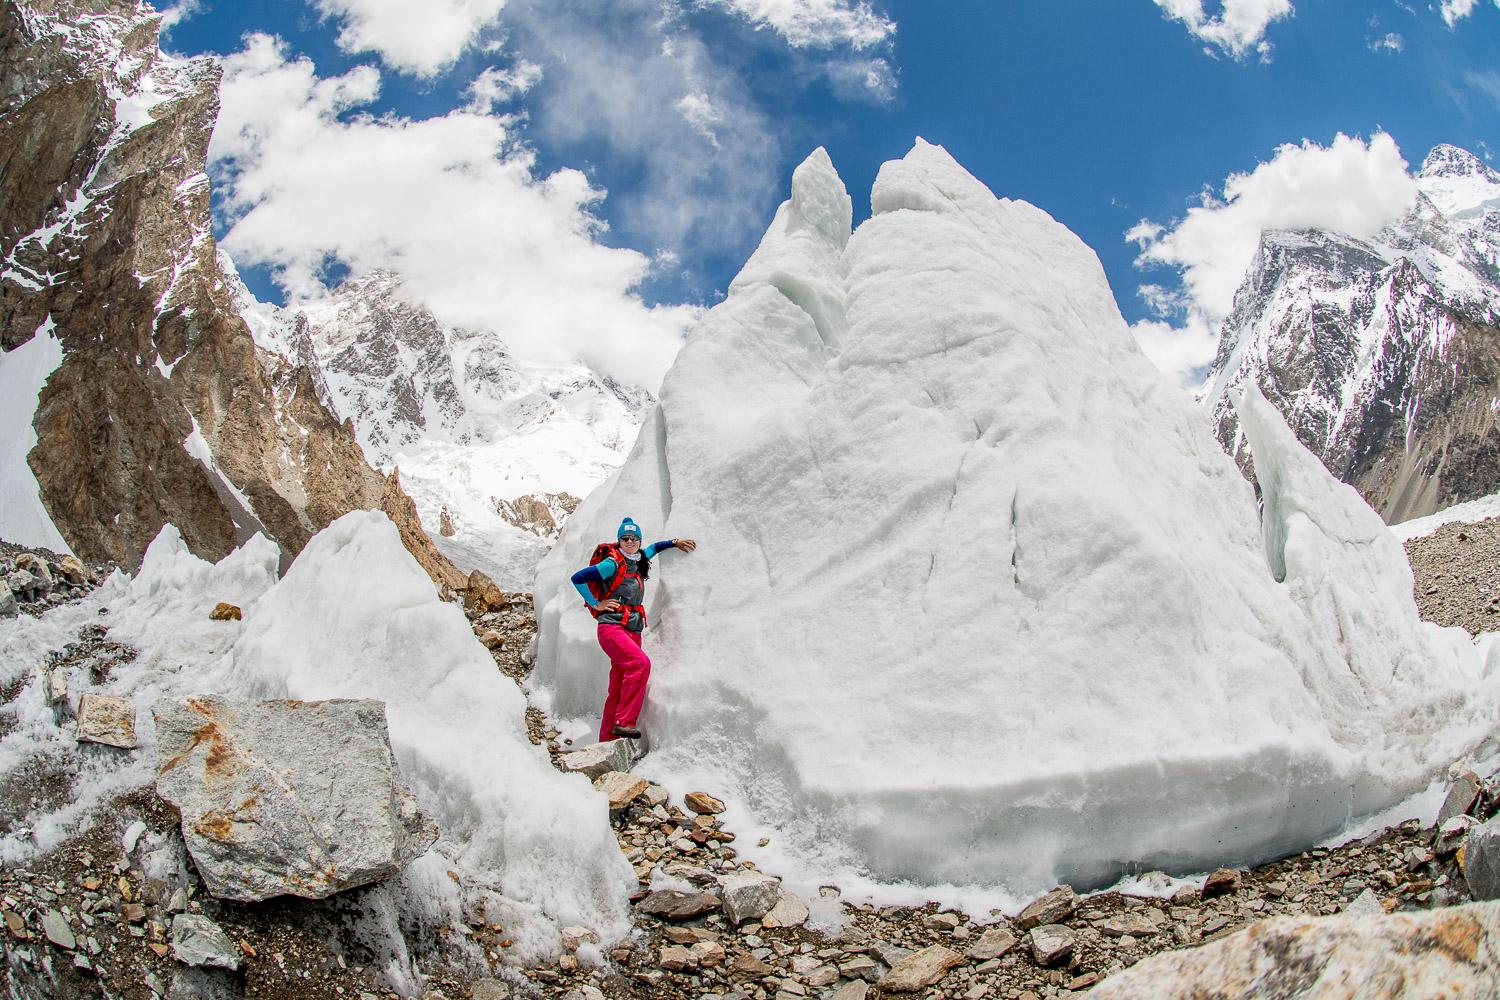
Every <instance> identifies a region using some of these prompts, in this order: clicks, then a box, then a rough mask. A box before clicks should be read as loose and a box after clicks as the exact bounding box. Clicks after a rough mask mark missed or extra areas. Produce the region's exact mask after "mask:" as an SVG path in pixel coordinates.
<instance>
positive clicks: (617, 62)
mask: <svg viewBox="0 0 1500 1000" xmlns="http://www.w3.org/2000/svg"><path fill="white" fill-rule="evenodd" d="M596 10H597V6H596V5H595V4H594V3H592V2H590V0H511V6H510V7H509V8H508V10H507V13H506V28H507V31H508V32H509V35H508V37H509V44H510V45H511V46H512V47H513V48H514V49H515V50H516V51H520V52H525V53H526V54H527V56H528V58H532V59H535V60H537V61H538V62H540V63H541V65H542V67H543V70H544V73H545V81H544V83H543V84H542V85H540V86H538V87H537V88H536V89H534V90H533V91H532V92H531V93H530V94H528V96H527V111H528V114H529V116H530V124H529V125H528V135H529V136H530V137H531V138H532V139H533V140H534V141H536V142H537V143H539V144H540V145H541V146H542V147H543V148H546V149H547V150H549V151H550V152H552V153H554V154H558V153H563V152H565V151H579V155H588V151H592V150H600V149H603V150H607V151H608V155H609V157H610V164H611V168H612V169H613V170H615V171H617V172H619V173H622V174H627V175H629V176H631V177H632V178H633V179H634V180H635V183H634V184H632V186H631V188H630V189H629V190H622V191H621V192H620V193H619V194H617V195H616V196H614V197H612V199H611V202H610V218H611V219H612V220H613V221H614V222H615V223H616V224H617V226H618V227H619V228H620V229H622V230H626V231H628V232H630V233H631V236H632V239H633V240H635V241H637V242H638V243H639V242H643V241H644V242H648V243H649V244H650V245H651V249H652V250H653V251H654V250H656V249H669V250H675V251H678V252H682V253H685V254H686V255H687V256H689V257H690V258H691V257H696V256H699V255H700V254H703V253H720V252H725V251H730V250H733V251H735V252H738V251H739V250H740V249H741V248H742V245H743V243H744V241H745V240H746V239H747V238H750V237H751V236H753V235H754V234H755V233H758V231H759V230H760V229H761V228H763V227H764V226H765V223H766V221H767V220H768V218H769V214H770V209H771V207H772V206H774V205H775V204H776V202H777V201H778V200H779V195H780V192H779V191H778V189H777V175H778V171H779V170H780V169H781V166H782V164H781V160H782V150H781V146H780V137H779V135H778V129H777V124H776V122H775V121H773V120H772V119H771V118H769V117H768V116H767V114H766V112H765V111H764V110H763V109H762V107H761V105H760V103H759V101H758V100H757V97H756V95H755V94H754V93H752V91H751V89H750V85H749V82H748V81H747V79H746V78H745V76H744V75H743V74H742V73H741V72H740V71H739V70H738V69H737V68H736V66H735V65H733V63H732V62H730V61H728V60H725V59H724V58H723V54H722V53H718V52H716V51H714V50H712V49H711V48H710V47H709V45H708V44H707V42H705V40H704V38H703V37H702V36H701V35H700V34H699V33H698V32H697V31H696V30H694V28H693V27H692V26H691V25H690V24H689V23H688V22H687V20H686V19H684V18H680V17H674V16H664V15H663V7H662V5H661V4H660V3H659V0H612V3H611V4H610V6H609V12H608V16H605V17H599V16H588V14H589V12H590V11H596ZM669 15H670V12H669Z"/></svg>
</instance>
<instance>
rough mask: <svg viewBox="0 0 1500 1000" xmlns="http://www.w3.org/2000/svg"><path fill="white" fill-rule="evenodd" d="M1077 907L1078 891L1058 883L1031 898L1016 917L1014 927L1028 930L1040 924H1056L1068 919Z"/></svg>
mask: <svg viewBox="0 0 1500 1000" xmlns="http://www.w3.org/2000/svg"><path fill="white" fill-rule="evenodd" d="M1076 909H1078V893H1076V892H1074V891H1073V887H1072V886H1071V885H1060V886H1058V887H1057V888H1056V889H1053V890H1052V891H1051V892H1049V893H1047V894H1045V895H1043V896H1040V897H1038V898H1037V899H1034V900H1032V901H1031V902H1030V903H1029V904H1027V906H1026V909H1024V910H1022V911H1021V912H1020V914H1019V915H1018V916H1017V917H1016V927H1017V928H1018V929H1019V930H1023V931H1029V930H1031V929H1032V928H1033V927H1036V926H1039V925H1041V924H1056V923H1061V922H1062V921H1064V920H1066V919H1068V918H1069V917H1071V916H1072V915H1073V911H1074V910H1076Z"/></svg>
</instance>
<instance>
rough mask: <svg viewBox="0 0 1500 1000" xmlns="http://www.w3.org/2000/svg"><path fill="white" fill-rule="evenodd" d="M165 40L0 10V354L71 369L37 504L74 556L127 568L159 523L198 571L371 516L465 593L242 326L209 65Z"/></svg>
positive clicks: (68, 17) (331, 420) (109, 20)
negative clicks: (50, 352)
mask: <svg viewBox="0 0 1500 1000" xmlns="http://www.w3.org/2000/svg"><path fill="white" fill-rule="evenodd" d="M159 25H160V18H159V16H158V15H156V14H155V13H154V12H152V11H151V9H150V8H149V7H147V6H145V5H142V4H136V3H132V2H129V0H29V2H27V3H22V4H18V3H15V2H13V0H4V2H3V3H0V60H3V65H4V72H3V76H0V346H3V347H4V348H5V349H6V350H11V349H13V348H16V347H18V346H20V345H22V344H24V343H26V342H28V341H30V340H32V338H33V337H36V336H45V337H52V338H55V339H56V341H57V342H58V343H59V344H60V347H61V355H62V360H61V363H60V364H59V365H58V366H57V367H56V369H55V370H54V371H53V372H52V373H51V375H50V377H49V378H47V379H46V382H45V385H44V387H43V388H42V389H41V391H40V394H39V398H38V401H37V407H36V411H35V415H34V418H33V424H34V427H35V430H36V437H37V443H36V446H35V448H33V449H32V450H31V452H30V453H29V455H28V464H29V466H30V468H31V470H32V471H33V472H34V474H35V477H36V484H37V490H38V492H39V494H40V498H41V502H42V504H43V505H44V506H45V508H46V510H47V513H48V514H49V515H50V516H51V518H52V520H53V522H54V523H55V524H56V526H57V528H58V530H59V531H60V532H61V534H62V536H63V537H64V538H65V539H66V540H67V542H68V544H69V545H70V546H71V547H72V548H73V550H74V551H75V552H76V553H77V554H79V555H80V556H83V557H84V558H92V559H106V558H107V559H113V560H116V561H118V562H120V563H122V564H124V565H127V566H134V565H136V564H138V563H139V562H140V559H141V556H142V554H143V553H144V551H145V548H146V546H147V545H148V544H149V543H150V541H151V540H152V538H154V537H155V536H156V534H157V532H158V530H159V529H160V528H161V526H162V525H163V524H165V523H168V522H170V523H172V524H175V525H177V527H178V528H179V529H180V530H181V532H182V535H183V537H184V539H185V540H186V541H187V543H188V544H189V546H190V547H191V548H192V549H193V550H194V551H195V552H196V553H198V554H200V555H202V556H204V557H206V558H209V559H217V558H220V557H222V556H223V555H224V554H225V553H227V552H228V551H229V550H230V549H232V548H233V547H234V546H235V545H236V544H238V543H239V542H242V541H244V540H245V539H246V538H248V537H249V536H250V535H251V534H253V533H254V532H256V531H264V532H265V533H266V534H267V535H269V536H270V537H272V538H274V539H275V540H276V541H277V543H278V544H279V545H280V546H281V548H282V550H283V552H284V553H286V554H288V555H290V554H293V553H296V552H298V551H300V550H301V548H302V546H303V545H304V544H305V543H306V541H307V540H308V538H309V537H311V535H312V534H313V533H314V532H315V531H317V530H319V529H320V528H322V527H324V526H326V525H327V524H328V523H330V522H331V521H332V520H333V519H335V518H336V517H338V516H340V515H341V514H344V513H345V512H347V511H349V510H354V509H360V508H373V507H382V508H384V509H386V510H387V512H388V513H390V514H391V515H392V517H393V518H394V519H396V520H397V522H398V523H400V524H402V525H403V537H404V538H405V539H406V540H407V542H408V544H409V545H410V546H411V547H412V548H413V552H414V554H416V555H417V557H418V559H419V560H420V561H421V562H422V563H423V565H424V566H425V567H426V568H427V569H428V571H429V573H431V574H432V575H433V576H434V578H435V579H437V580H439V581H440V582H447V583H451V584H454V585H458V584H460V583H461V582H462V579H463V578H462V577H461V575H460V574H459V573H458V572H457V571H456V570H455V569H454V568H453V566H452V565H451V564H449V563H448V562H447V560H446V559H445V558H444V557H443V556H442V555H440V554H439V553H438V552H437V551H436V550H435V549H434V548H433V547H432V545H431V543H430V541H429V540H428V539H427V537H426V535H425V533H423V531H422V529H421V525H420V523H417V522H416V511H415V508H414V507H413V506H412V505H411V503H410V501H409V499H407V498H406V497H405V495H404V494H403V493H402V492H401V489H400V484H399V482H397V481H396V480H395V479H394V478H391V479H387V477H385V476H382V475H381V474H380V473H379V472H377V471H375V470H374V469H372V468H370V466H369V464H368V463H367V462H366V461H365V459H364V456H363V454H362V453H361V451H360V448H359V445H358V443H357V442H356V441H355V438H354V435H353V433H352V429H351V428H350V427H348V426H347V425H342V424H340V423H339V421H338V420H337V419H336V418H335V417H334V416H333V415H332V414H331V413H330V412H329V411H328V410H327V408H326V407H325V406H324V405H323V402H322V401H321V399H320V393H319V391H318V389H319V387H318V386H317V385H316V384H315V373H313V372H310V371H309V370H308V369H307V368H306V367H304V366H299V365H297V364H296V363H295V359H290V360H289V359H284V358H281V357H278V356H276V355H274V354H271V353H269V352H264V351H260V350H258V349H257V346H256V344H255V342H254V340H253V339H252V338H251V336H250V332H249V330H248V328H247V326H246V324H245V323H244V322H243V321H242V320H241V318H240V316H239V315H238V311H237V309H236V306H235V302H234V298H233V295H232V294H231V288H232V285H233V284H237V283H234V282H231V281H230V280H228V279H227V276H226V273H225V270H224V267H223V265H222V264H221V262H220V258H219V255H218V253H217V247H216V245H215V241H214V238H213V233H212V227H211V223H210V211H209V181H208V177H207V175H206V173H205V171H204V167H205V156H206V152H207V146H208V140H209V136H210V134H211V132H212V130H213V126H214V121H215V117H216V115H217V111H218V85H219V70H218V67H217V66H216V65H215V64H214V63H213V62H212V61H211V60H208V59H195V60H192V61H182V60H178V59H174V58H171V57H168V56H165V55H163V54H162V53H161V52H160V50H159V48H158V43H157V32H158V28H159Z"/></svg>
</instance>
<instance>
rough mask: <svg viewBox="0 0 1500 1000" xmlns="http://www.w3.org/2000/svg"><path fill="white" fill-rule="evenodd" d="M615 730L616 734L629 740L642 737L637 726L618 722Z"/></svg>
mask: <svg viewBox="0 0 1500 1000" xmlns="http://www.w3.org/2000/svg"><path fill="white" fill-rule="evenodd" d="M613 731H614V734H615V735H616V736H623V737H625V739H627V740H638V739H640V738H641V731H640V729H638V728H637V727H635V726H622V725H619V724H618V723H616V724H615V727H614V730H613Z"/></svg>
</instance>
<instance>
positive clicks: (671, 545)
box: [644, 538, 698, 559]
mask: <svg viewBox="0 0 1500 1000" xmlns="http://www.w3.org/2000/svg"><path fill="white" fill-rule="evenodd" d="M697 547H698V543H697V542H695V541H693V540H692V539H691V538H669V539H667V540H666V541H664V542H652V543H651V544H650V545H648V546H646V548H645V550H644V551H645V554H646V558H647V559H654V558H656V554H657V553H658V552H660V551H661V550H662V549H681V550H682V551H684V552H691V551H693V550H694V549H696V548H697Z"/></svg>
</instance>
